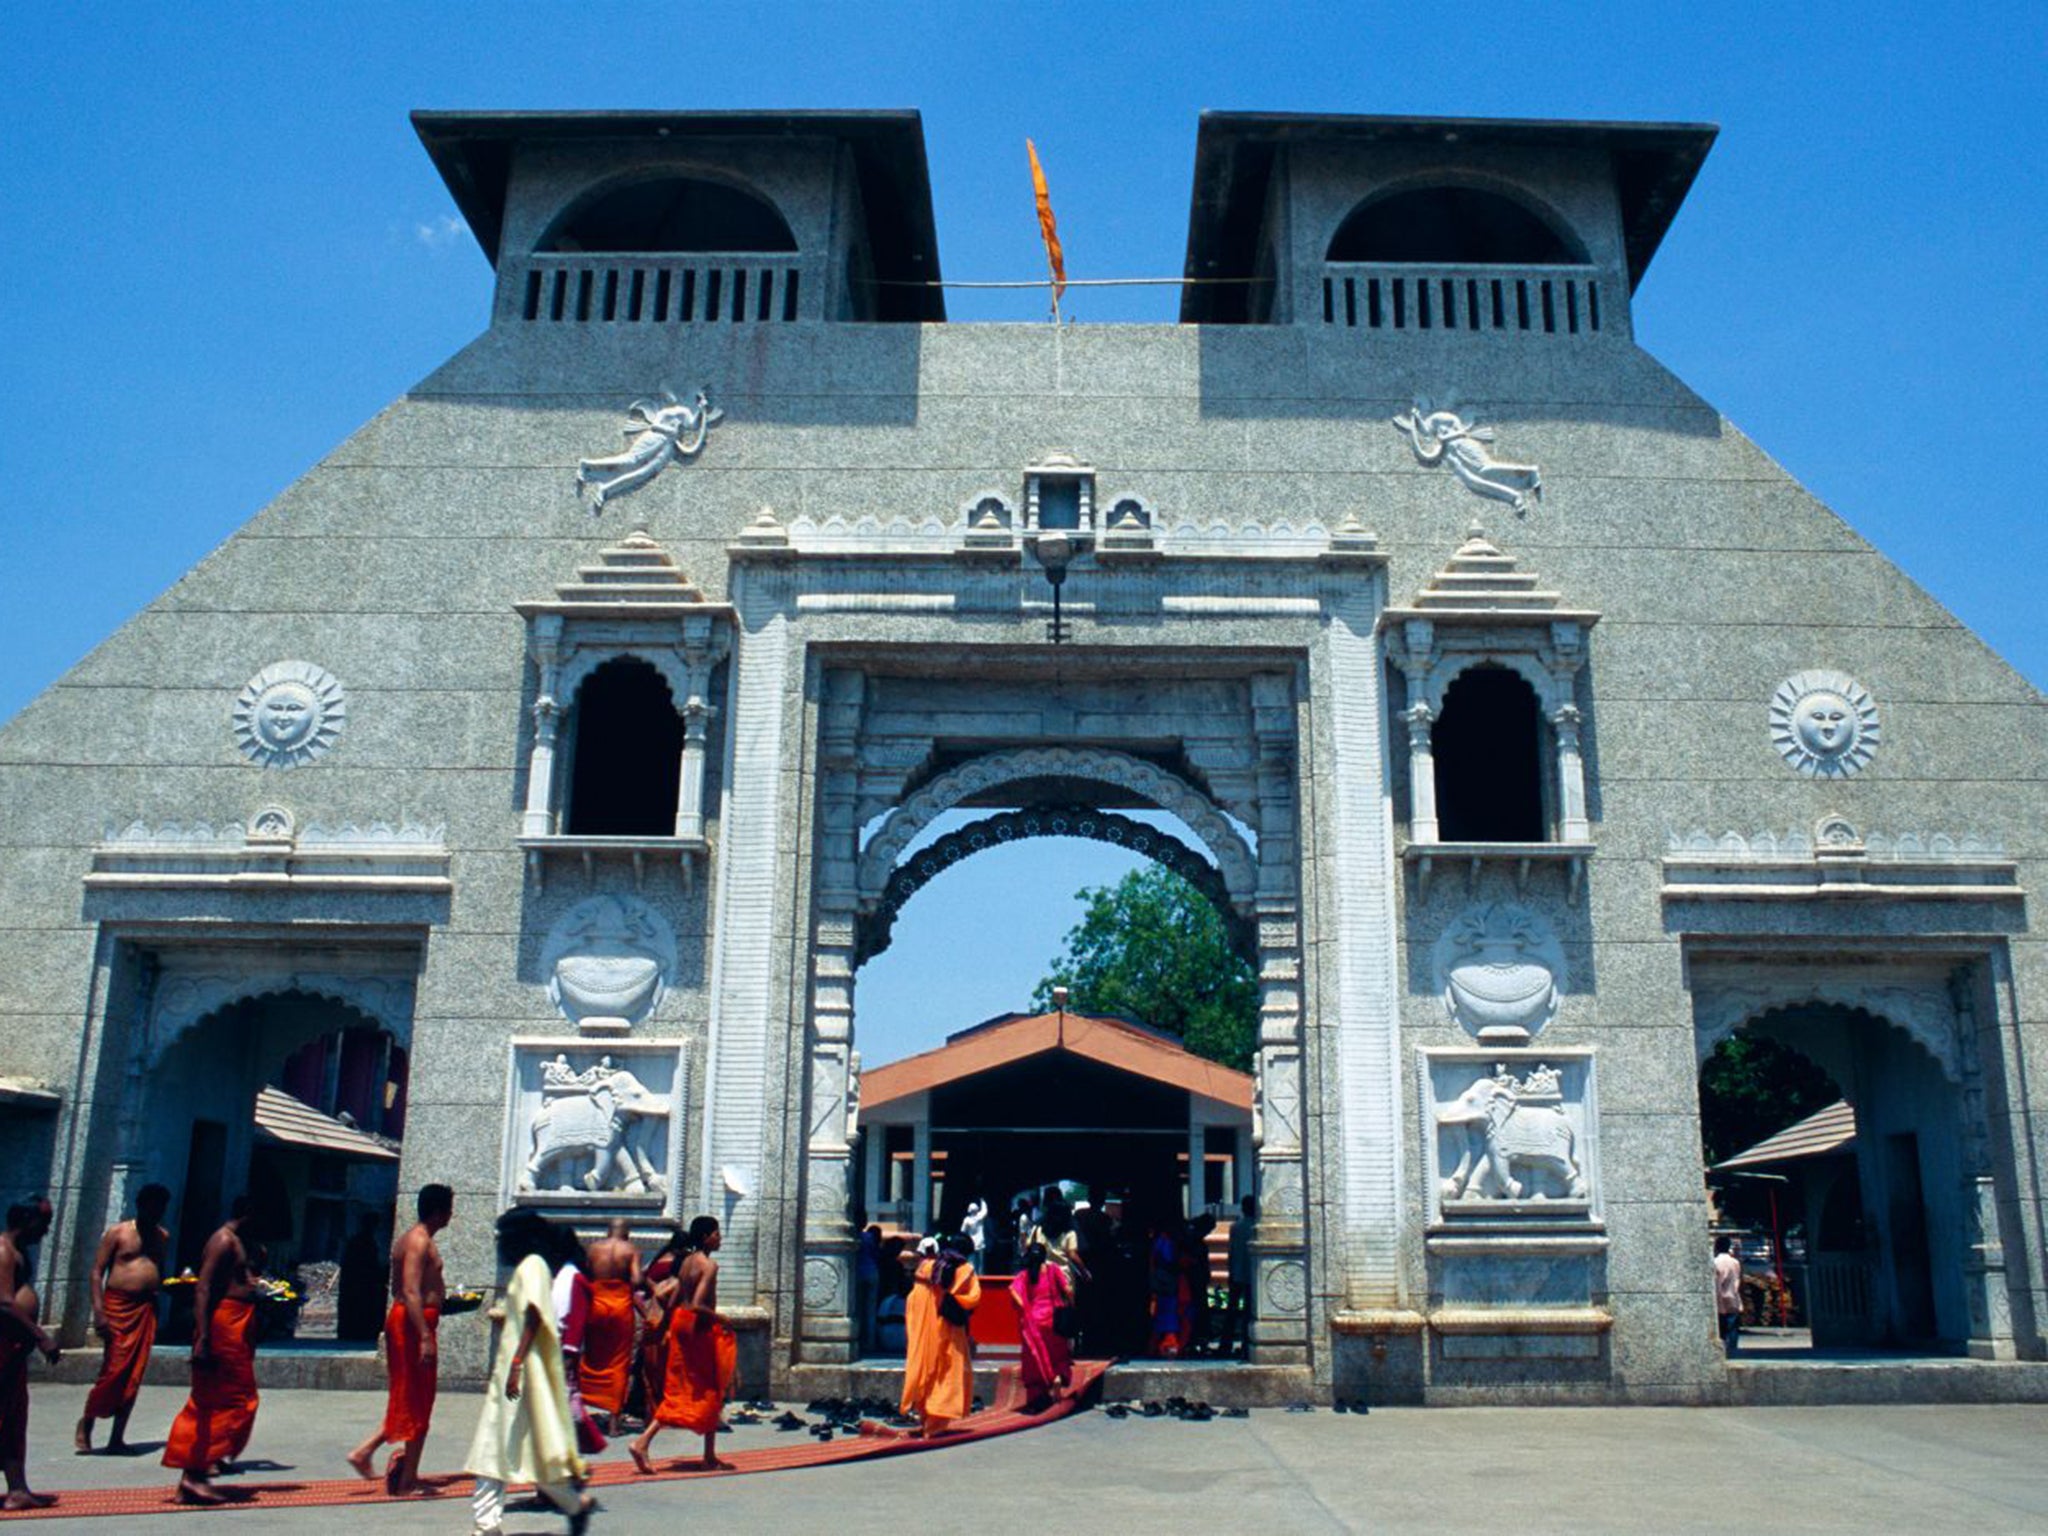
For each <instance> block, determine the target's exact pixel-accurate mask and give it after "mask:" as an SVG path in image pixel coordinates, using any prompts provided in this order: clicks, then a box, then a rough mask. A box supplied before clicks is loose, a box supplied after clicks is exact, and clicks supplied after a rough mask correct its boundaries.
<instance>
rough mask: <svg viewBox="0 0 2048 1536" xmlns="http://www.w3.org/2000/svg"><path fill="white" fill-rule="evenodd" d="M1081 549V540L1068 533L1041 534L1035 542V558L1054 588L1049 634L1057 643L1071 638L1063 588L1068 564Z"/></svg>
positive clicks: (1052, 640) (1032, 552)
mask: <svg viewBox="0 0 2048 1536" xmlns="http://www.w3.org/2000/svg"><path fill="white" fill-rule="evenodd" d="M1080 552H1081V546H1080V541H1079V540H1077V539H1075V538H1074V537H1072V536H1071V535H1069V534H1066V533H1060V532H1053V533H1041V534H1039V535H1038V537H1037V538H1035V539H1033V540H1032V541H1031V555H1032V558H1033V559H1035V560H1036V561H1037V562H1038V563H1039V565H1040V566H1041V567H1043V568H1044V570H1045V579H1046V581H1047V583H1049V584H1050V585H1051V587H1052V621H1051V622H1050V623H1048V624H1047V625H1046V626H1045V637H1046V639H1047V640H1049V641H1051V642H1052V643H1053V644H1054V645H1060V644H1063V643H1064V642H1065V641H1066V638H1067V625H1066V620H1065V619H1063V618H1062V617H1061V616H1060V588H1061V587H1062V586H1064V585H1065V584H1066V580H1067V567H1068V566H1069V565H1071V564H1072V563H1073V559H1074V556H1075V555H1077V554H1079V553H1080Z"/></svg>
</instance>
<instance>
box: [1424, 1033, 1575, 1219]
mask: <svg viewBox="0 0 2048 1536" xmlns="http://www.w3.org/2000/svg"><path fill="white" fill-rule="evenodd" d="M1563 1097H1564V1095H1563V1091H1562V1088H1561V1086H1560V1074H1559V1073H1558V1072H1557V1071H1556V1070H1555V1069H1554V1068H1551V1067H1546V1066H1538V1067H1536V1068H1534V1069H1533V1070H1531V1071H1530V1073H1529V1075H1528V1076H1527V1077H1525V1078H1521V1079H1519V1080H1518V1079H1517V1078H1516V1077H1515V1075H1514V1073H1513V1072H1511V1071H1509V1070H1508V1069H1507V1068H1506V1067H1499V1068H1496V1069H1495V1072H1494V1075H1493V1076H1491V1077H1481V1078H1480V1079H1478V1081H1476V1082H1474V1083H1473V1084H1472V1085H1471V1086H1470V1087H1469V1088H1467V1089H1466V1090H1465V1091H1464V1092H1463V1093H1461V1094H1459V1095H1458V1097H1457V1098H1456V1099H1454V1100H1453V1101H1451V1102H1450V1103H1448V1104H1445V1105H1443V1106H1442V1107H1441V1108H1439V1109H1438V1110H1437V1113H1436V1123H1437V1124H1438V1125H1439V1126H1442V1127H1443V1128H1444V1129H1446V1130H1447V1131H1449V1132H1450V1133H1451V1134H1452V1136H1453V1137H1454V1138H1455V1139H1458V1140H1460V1141H1462V1143H1463V1145H1462V1147H1461V1149H1460V1152H1459V1155H1458V1161H1457V1164H1456V1165H1455V1166H1454V1167H1453V1168H1452V1169H1451V1170H1450V1172H1449V1173H1448V1174H1446V1175H1445V1176H1444V1180H1443V1184H1442V1188H1441V1194H1442V1196H1443V1198H1444V1200H1445V1201H1447V1202H1449V1201H1454V1200H1475V1199H1476V1200H1543V1199H1563V1200H1584V1199H1586V1198H1587V1194H1588V1187H1587V1182H1586V1174H1585V1170H1584V1167H1583V1166H1582V1164H1581V1162H1580V1152H1579V1137H1578V1132H1577V1131H1575V1130H1574V1129H1573V1128H1572V1123H1571V1120H1570V1118H1569V1117H1568V1116H1567V1115H1566V1113H1565V1111H1564V1107H1563Z"/></svg>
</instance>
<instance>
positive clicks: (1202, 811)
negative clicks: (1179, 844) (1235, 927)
mask: <svg viewBox="0 0 2048 1536" xmlns="http://www.w3.org/2000/svg"><path fill="white" fill-rule="evenodd" d="M1043 778H1067V779H1080V780H1085V781H1091V782H1094V783H1098V784H1113V785H1115V786H1117V787H1118V788H1120V789H1126V790H1129V791H1130V792H1131V793H1133V794H1136V795H1139V796H1142V797H1143V798H1144V799H1146V800H1149V801H1150V802H1151V803H1152V804H1153V805H1155V806H1157V807H1158V808H1159V809H1160V810H1162V811H1165V812H1167V813H1169V814H1170V815H1173V816H1177V817H1179V818H1180V819H1181V820H1182V821H1183V822H1185V823H1186V824H1187V825H1188V827H1189V828H1190V829H1191V830H1192V831H1193V832H1194V833H1195V835H1196V836H1197V837H1199V838H1200V839H1201V840H1202V843H1203V844H1204V846H1206V847H1207V848H1208V849H1209V851H1210V853H1211V854H1212V855H1213V856H1214V857H1215V860H1216V866H1217V868H1218V869H1219V870H1220V871H1221V872H1222V875H1223V883H1224V888H1225V889H1226V890H1227V891H1229V893H1230V897H1231V900H1232V901H1233V902H1234V903H1235V904H1236V905H1237V906H1238V907H1239V908H1240V909H1241V910H1244V911H1246V912H1249V911H1250V910H1251V902H1252V898H1253V897H1254V895H1255V894H1256V893H1257V890H1258V866H1257V860H1256V859H1255V858H1254V856H1253V854H1252V851H1251V849H1250V848H1249V847H1248V846H1247V845H1246V843H1245V840H1244V839H1243V838H1242V837H1240V836H1239V835H1238V833H1237V831H1236V829H1235V828H1233V827H1232V826H1231V825H1230V823H1229V821H1227V820H1226V819H1225V818H1224V816H1223V814H1222V813H1221V812H1220V811H1218V810H1217V809H1216V807H1215V805H1214V803H1213V802H1212V801H1211V800H1210V799H1209V797H1208V796H1207V795H1205V794H1203V793H1202V792H1201V791H1200V790H1198V789H1196V788H1195V787H1194V786H1193V785H1191V784H1189V783H1187V782H1186V781H1185V780H1183V779H1181V778H1179V777H1177V776H1176V775H1174V774H1171V773H1168V772H1167V771H1166V770H1165V769H1164V768H1161V767H1158V766H1157V765H1156V764H1153V763H1148V762H1146V761H1144V760H1143V759H1142V758H1136V757H1132V756H1131V755H1130V754H1129V753H1126V752H1116V751H1111V750H1108V749H1106V748H1081V747H1026V748H1023V749H1020V750H1016V751H1009V752H991V753H989V754H988V755H987V756H985V757H977V758H975V759H974V760H973V761H972V762H968V763H963V764H961V765H960V766H959V767H958V768H954V769H951V770H949V771H948V772H946V773H942V774H940V775H939V776H938V777H937V778H935V779H933V780H932V781H931V782H930V783H929V784H927V785H925V786H924V788H922V789H920V790H918V791H917V793H915V794H913V795H911V796H910V797H909V798H908V799H907V800H905V801H904V802H903V803H902V804H901V805H899V806H898V807H896V809H895V810H893V811H891V812H890V813H889V815H888V817H887V818H886V819H885V820H884V821H883V822H882V824H881V826H879V827H877V828H876V829H875V833H874V835H873V836H872V837H870V838H869V839H868V845H867V847H866V848H865V849H864V850H862V852H861V856H860V878H859V883H858V891H859V896H860V899H861V900H862V901H863V902H872V901H876V900H878V899H880V897H881V895H882V891H883V888H884V887H886V886H887V885H888V883H889V876H890V875H891V873H893V872H894V870H895V867H896V861H897V859H898V858H899V857H900V856H901V854H902V852H903V850H904V849H905V848H907V847H909V845H910V844H911V843H912V842H913V841H914V840H915V839H916V838H917V835H918V834H919V833H920V832H922V831H923V830H924V829H925V828H926V827H927V826H929V825H930V824H931V823H932V821H933V820H934V819H936V818H937V817H938V816H939V815H941V814H942V813H944V812H946V811H948V810H951V809H952V808H953V807H954V806H956V805H958V804H960V803H961V802H962V801H963V800H966V799H968V798H970V797H972V796H974V795H977V794H980V793H982V792H983V791H984V790H988V789H992V788H994V787H995V786H997V785H999V784H1006V783H1014V782H1016V781H1018V780H1020V779H1043Z"/></svg>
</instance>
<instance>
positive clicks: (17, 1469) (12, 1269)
mask: <svg viewBox="0 0 2048 1536" xmlns="http://www.w3.org/2000/svg"><path fill="white" fill-rule="evenodd" d="M50 1219H51V1210H50V1202H49V1201H47V1200H31V1201H27V1202H25V1203H24V1204H21V1205H15V1206H10V1207H8V1211H7V1230H6V1231H5V1232H0V1473H4V1474H5V1475H6V1478H7V1497H6V1499H5V1501H0V1509H9V1510H15V1509H47V1508H49V1507H50V1506H51V1505H52V1504H54V1503H56V1502H57V1499H56V1496H55V1495H54V1494H48V1493H37V1492H35V1491H34V1490H32V1489H31V1488H30V1487H29V1485H28V1357H29V1356H30V1355H32V1354H34V1353H35V1352H36V1351H37V1350H41V1351H42V1354H43V1358H44V1359H45V1360H47V1361H49V1362H50V1363H51V1364H52V1365H55V1364H56V1363H57V1357H58V1356H59V1355H60V1354H62V1353H63V1351H61V1350H60V1349H58V1348H57V1341H56V1340H55V1339H53V1338H51V1337H50V1335H49V1334H47V1333H46V1332H44V1331H43V1324H42V1318H41V1312H42V1307H41V1303H40V1302H39V1301H38V1299H37V1297H36V1287H35V1274H34V1272H33V1270H32V1269H31V1268H30V1267H29V1259H28V1250H29V1249H30V1248H32V1247H34V1246H35V1245H36V1244H37V1243H39V1242H41V1241H42V1240H43V1238H44V1237H45V1236H47V1235H48V1234H49V1230H50Z"/></svg>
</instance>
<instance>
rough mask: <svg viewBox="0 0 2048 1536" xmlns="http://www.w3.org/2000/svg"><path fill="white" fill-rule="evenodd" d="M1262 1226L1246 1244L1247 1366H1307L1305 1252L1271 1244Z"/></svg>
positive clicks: (1292, 1246) (1300, 1247)
mask: <svg viewBox="0 0 2048 1536" xmlns="http://www.w3.org/2000/svg"><path fill="white" fill-rule="evenodd" d="M1267 1227H1268V1223H1266V1222H1264V1221H1261V1222H1260V1223H1259V1235H1258V1236H1257V1237H1255V1238H1254V1239H1253V1240H1252V1274H1253V1280H1252V1362H1253V1363H1254V1364H1256V1365H1305V1364H1307V1363H1308V1250H1307V1248H1306V1247H1305V1246H1303V1245H1302V1244H1300V1243H1299V1242H1293V1243H1275V1242H1273V1241H1271V1240H1270V1239H1269V1238H1268V1237H1267Z"/></svg>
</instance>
